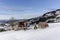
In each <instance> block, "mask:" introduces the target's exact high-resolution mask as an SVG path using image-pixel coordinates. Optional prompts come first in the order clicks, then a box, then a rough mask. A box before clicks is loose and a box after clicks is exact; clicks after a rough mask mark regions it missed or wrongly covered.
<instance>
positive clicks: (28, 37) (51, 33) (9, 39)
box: [0, 23, 60, 40]
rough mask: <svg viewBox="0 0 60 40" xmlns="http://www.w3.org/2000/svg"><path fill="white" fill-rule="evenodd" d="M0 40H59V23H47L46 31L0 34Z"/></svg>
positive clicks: (21, 31)
mask: <svg viewBox="0 0 60 40" xmlns="http://www.w3.org/2000/svg"><path fill="white" fill-rule="evenodd" d="M0 40H60V23H49V27H48V28H46V29H37V30H27V31H24V30H20V31H7V32H1V33H0Z"/></svg>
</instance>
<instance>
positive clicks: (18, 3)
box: [0, 0, 60, 17]
mask: <svg viewBox="0 0 60 40" xmlns="http://www.w3.org/2000/svg"><path fill="white" fill-rule="evenodd" d="M59 8H60V0H0V15H13V14H16V15H17V14H18V15H21V16H22V15H25V16H26V14H27V15H28V14H29V15H36V14H37V15H41V14H43V13H45V12H47V11H50V10H55V9H59ZM21 16H20V17H21Z"/></svg>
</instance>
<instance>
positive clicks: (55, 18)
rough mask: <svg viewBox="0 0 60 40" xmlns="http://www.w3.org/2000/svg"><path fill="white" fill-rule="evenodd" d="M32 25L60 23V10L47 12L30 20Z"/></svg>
mask: <svg viewBox="0 0 60 40" xmlns="http://www.w3.org/2000/svg"><path fill="white" fill-rule="evenodd" d="M29 20H30V21H31V23H38V22H48V23H54V22H60V9H57V10H54V11H50V12H46V13H44V14H43V15H42V16H39V17H35V18H31V19H29Z"/></svg>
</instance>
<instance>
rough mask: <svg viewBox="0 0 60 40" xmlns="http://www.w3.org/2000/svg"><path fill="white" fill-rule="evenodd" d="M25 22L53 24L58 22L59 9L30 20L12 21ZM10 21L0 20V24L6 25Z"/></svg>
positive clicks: (59, 18) (59, 20) (59, 16)
mask: <svg viewBox="0 0 60 40" xmlns="http://www.w3.org/2000/svg"><path fill="white" fill-rule="evenodd" d="M23 20H27V21H30V22H31V24H34V23H39V22H48V23H54V22H60V9H57V10H54V11H50V12H46V13H44V14H43V15H41V16H38V17H35V18H30V19H18V20H14V21H23ZM8 22H10V20H0V23H8Z"/></svg>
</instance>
